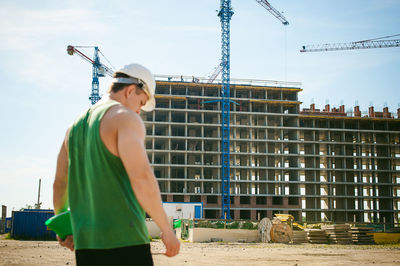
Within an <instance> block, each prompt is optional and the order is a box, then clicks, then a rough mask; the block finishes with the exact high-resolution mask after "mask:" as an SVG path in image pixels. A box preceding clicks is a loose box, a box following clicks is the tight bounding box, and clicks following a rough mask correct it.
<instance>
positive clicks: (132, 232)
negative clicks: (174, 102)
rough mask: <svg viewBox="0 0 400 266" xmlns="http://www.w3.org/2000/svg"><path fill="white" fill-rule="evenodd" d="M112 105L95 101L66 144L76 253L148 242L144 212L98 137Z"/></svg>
mask: <svg viewBox="0 0 400 266" xmlns="http://www.w3.org/2000/svg"><path fill="white" fill-rule="evenodd" d="M117 104H119V103H118V102H116V101H112V100H109V101H106V102H102V103H101V102H99V103H98V104H96V105H94V106H92V107H91V108H89V109H88V110H87V111H86V112H85V113H83V114H82V115H81V116H80V117H79V118H78V119H77V120H76V121H75V123H74V125H73V126H72V128H71V130H70V133H69V143H68V152H69V153H68V158H69V166H68V200H69V206H70V209H71V222H72V229H73V235H74V244H75V249H108V248H117V247H125V246H131V245H142V244H147V243H149V233H148V231H147V227H146V224H145V218H146V216H145V212H144V210H143V209H142V207H141V206H140V205H139V202H138V201H137V199H136V197H135V194H134V192H133V190H132V187H131V183H130V181H129V177H128V174H127V173H126V170H125V168H124V166H123V164H122V161H121V159H120V158H119V157H117V156H115V155H113V154H112V153H111V152H110V151H109V150H108V149H107V148H106V146H105V145H104V143H103V141H102V140H101V138H100V131H99V130H100V122H101V119H102V117H103V116H104V114H105V113H106V112H107V110H108V109H109V108H110V107H112V106H114V105H117Z"/></svg>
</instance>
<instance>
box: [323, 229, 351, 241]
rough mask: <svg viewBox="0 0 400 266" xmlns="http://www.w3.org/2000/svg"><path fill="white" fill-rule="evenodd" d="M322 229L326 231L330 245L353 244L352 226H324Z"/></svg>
mask: <svg viewBox="0 0 400 266" xmlns="http://www.w3.org/2000/svg"><path fill="white" fill-rule="evenodd" d="M321 229H323V230H325V233H326V236H327V237H328V243H329V244H344V245H349V244H353V239H352V236H351V233H350V225H348V224H331V225H323V226H321Z"/></svg>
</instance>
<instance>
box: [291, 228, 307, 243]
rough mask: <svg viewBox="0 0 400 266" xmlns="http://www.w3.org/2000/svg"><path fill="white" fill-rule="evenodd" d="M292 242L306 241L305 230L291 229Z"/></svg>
mask: <svg viewBox="0 0 400 266" xmlns="http://www.w3.org/2000/svg"><path fill="white" fill-rule="evenodd" d="M292 241H293V244H301V243H308V241H307V233H306V231H303V230H302V231H293V239H292Z"/></svg>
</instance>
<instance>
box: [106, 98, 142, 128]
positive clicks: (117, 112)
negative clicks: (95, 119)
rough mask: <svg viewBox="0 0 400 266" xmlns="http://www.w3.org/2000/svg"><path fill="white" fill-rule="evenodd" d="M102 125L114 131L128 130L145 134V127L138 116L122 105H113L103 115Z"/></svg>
mask: <svg viewBox="0 0 400 266" xmlns="http://www.w3.org/2000/svg"><path fill="white" fill-rule="evenodd" d="M103 121H104V123H106V124H109V125H110V126H112V127H113V128H115V129H117V130H118V129H124V128H130V129H134V130H135V131H140V132H141V133H144V132H145V127H144V123H143V121H142V119H141V118H140V116H139V115H138V114H137V113H135V112H133V111H132V110H129V109H128V108H126V107H125V106H123V105H122V104H118V105H115V106H113V107H111V108H110V110H109V111H108V112H107V113H106V114H105V116H104V118H103Z"/></svg>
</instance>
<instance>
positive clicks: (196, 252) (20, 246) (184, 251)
mask: <svg viewBox="0 0 400 266" xmlns="http://www.w3.org/2000/svg"><path fill="white" fill-rule="evenodd" d="M151 247H152V253H153V259H154V264H155V265H213V266H216V265H229V266H231V265H245V266H250V265H292V266H293V265H298V266H300V265H307V266H308V265H400V244H396V245H372V246H356V245H316V244H301V245H283V244H261V243H255V244H243V243H189V242H182V244H181V252H180V254H179V255H178V256H176V257H174V258H167V257H165V256H164V255H162V254H160V253H162V252H163V250H164V248H163V244H162V242H161V241H159V240H156V241H154V242H152V243H151ZM0 265H1V266H2V265H75V257H74V253H73V252H71V251H69V250H67V249H65V248H63V247H61V246H59V245H58V243H57V242H56V241H18V240H6V239H4V235H3V236H0ZM127 265H129V264H127Z"/></svg>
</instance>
